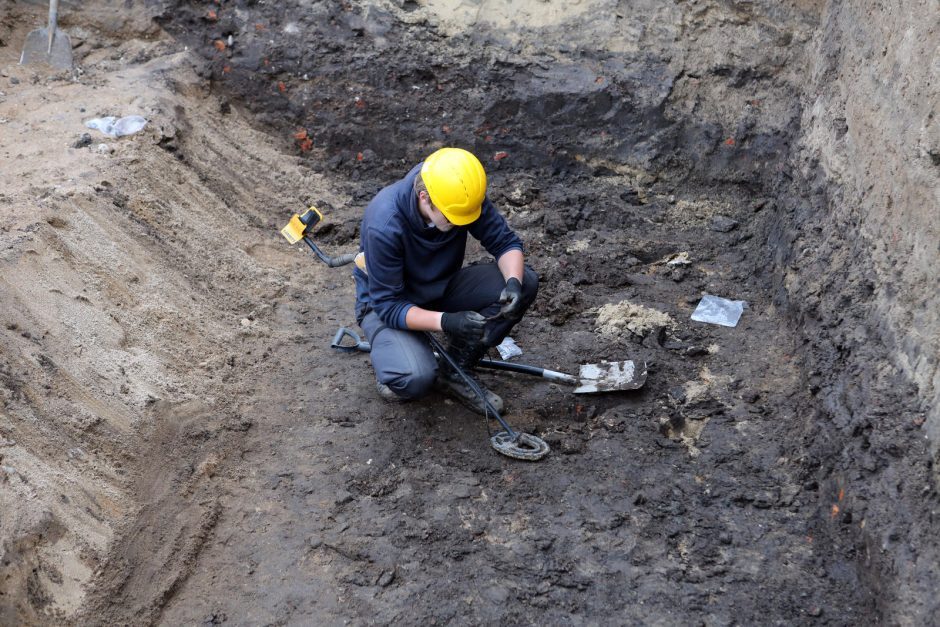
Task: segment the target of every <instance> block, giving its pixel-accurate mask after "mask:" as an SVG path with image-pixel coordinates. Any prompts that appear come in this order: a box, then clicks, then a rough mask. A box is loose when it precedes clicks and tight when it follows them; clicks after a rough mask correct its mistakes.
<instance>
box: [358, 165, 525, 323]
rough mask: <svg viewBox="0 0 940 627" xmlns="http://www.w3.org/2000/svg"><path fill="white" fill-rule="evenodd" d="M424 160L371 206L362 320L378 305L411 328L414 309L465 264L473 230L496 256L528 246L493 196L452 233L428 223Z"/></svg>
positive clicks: (361, 275) (365, 226) (384, 315)
mask: <svg viewBox="0 0 940 627" xmlns="http://www.w3.org/2000/svg"><path fill="white" fill-rule="evenodd" d="M421 165H422V164H420V163H419V164H418V165H416V166H415V167H414V168H413V169H412V170H411V171H410V172H409V173H408V174H407V175H406V176H405V178H403V179H402V180H400V181H398V182H397V183H393V184H392V185H389V186H388V187H386V188H384V189H383V190H382V191H380V192H379V193H378V194H376V196H375V198H373V199H372V202H370V203H369V205H368V206H367V207H366V211H365V215H364V216H363V218H362V228H361V229H360V238H361V243H360V247H361V249H362V251H363V252H364V253H365V257H366V270H367V272H368V274H367V273H366V272H362V270H360V269H359V268H355V269H354V270H353V276H354V277H355V279H356V320H357V321H359V322H361V321H362V319H363V318H364V317H365V315H366V314H367V313H368V312H369V310H370V309H374V310H375V313H376V314H377V315H378V316H379V318H380V319H381V320H382V322H383V323H385V325H386V326H388V327H391V328H393V329H406V328H407V327H406V326H405V314H406V313H408V310H409V309H411V308H412V307H413V306H415V305H418V306H419V307H426V306H427V305H428V304H429V303H433V302H434V301H436V300H437V299H439V298H441V296H443V295H444V290H445V289H446V288H447V283H448V281H450V279H451V277H453V276H454V274H456V273H457V271H458V270H460V268H461V267H462V266H463V257H464V252H465V250H466V247H467V233H469V234H470V235H472V236H473V237H475V238H476V239H478V240H479V241H480V243H481V244H482V245H483V247H484V248H485V249H486V251H487V252H488V253H490V254H491V255H493V257H494V258H495V259H499V258H500V257H501V256H502V255H504V254H505V253H506V252H508V251H510V250H522V240H520V239H519V237H518V236H517V235H516V234H515V233H514V232H513V231H512V229H510V228H509V225H508V224H506V220H505V219H504V218H503V216H502V215H500V213H499V212H498V211H497V210H496V207H494V206H493V203H491V202H490V201H489V199H488V198H486V199H484V200H483V208H482V212H481V214H480V217H479V218H478V219H477V220H476V221H475V222H473V223H472V224H469V225H467V226H455V227H454V228H452V229H451V230H450V231H447V232H446V233H445V232H443V231H439V230H438V229H437V228H435V227H433V226H428V225H427V223H425V221H424V218H422V216H421V214H420V213H419V212H418V196H417V194H415V191H414V181H415V177H416V176H418V173H419V172H421Z"/></svg>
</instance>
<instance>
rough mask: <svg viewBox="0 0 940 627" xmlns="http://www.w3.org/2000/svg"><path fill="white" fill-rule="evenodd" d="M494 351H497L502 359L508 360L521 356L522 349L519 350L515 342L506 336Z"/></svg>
mask: <svg viewBox="0 0 940 627" xmlns="http://www.w3.org/2000/svg"><path fill="white" fill-rule="evenodd" d="M496 350H498V351H499V356H500V357H502V358H503V359H510V358H512V357H516V356H518V355H521V354H522V349H521V348H519V345H518V344H516V342H515V340H513V339H512V338H511V337H509V336H508V335H507V336H506V337H505V338H503V341H502V342H500V344H499V345H498V346H497V347H496Z"/></svg>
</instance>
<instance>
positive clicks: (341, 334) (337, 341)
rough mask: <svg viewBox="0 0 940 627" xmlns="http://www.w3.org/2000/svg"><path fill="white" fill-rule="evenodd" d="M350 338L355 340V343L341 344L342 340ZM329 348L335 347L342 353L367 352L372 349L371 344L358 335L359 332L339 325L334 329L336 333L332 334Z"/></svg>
mask: <svg viewBox="0 0 940 627" xmlns="http://www.w3.org/2000/svg"><path fill="white" fill-rule="evenodd" d="M347 337H348V338H350V339H351V340H353V341H354V342H355V344H343V340H344V339H346V338H347ZM330 348H333V349H336V350H338V351H340V352H342V353H355V352H360V353H368V352H370V351H371V350H372V346H371V345H370V344H369V342H368V341H366V340H364V339H362V338H361V337H359V334H358V333H356V332H355V331H353V330H352V329H347V328H346V327H340V328H339V329H338V330H337V331H336V335H334V336H333V342H332V343H331V344H330Z"/></svg>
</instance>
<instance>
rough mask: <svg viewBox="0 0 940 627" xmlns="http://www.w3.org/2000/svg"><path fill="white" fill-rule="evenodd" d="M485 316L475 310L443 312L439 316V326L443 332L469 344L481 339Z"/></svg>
mask: <svg viewBox="0 0 940 627" xmlns="http://www.w3.org/2000/svg"><path fill="white" fill-rule="evenodd" d="M485 324H486V318H484V317H483V316H482V315H480V314H479V313H477V312H475V311H458V312H457V313H446V312H445V313H444V315H443V316H441V328H442V329H443V330H444V333H446V334H447V335H449V336H451V337H453V338H454V339H457V340H461V341H464V342H467V343H470V344H474V343H476V342H479V341H480V340H482V339H483V326H484V325H485Z"/></svg>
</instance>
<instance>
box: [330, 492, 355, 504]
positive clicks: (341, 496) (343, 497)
mask: <svg viewBox="0 0 940 627" xmlns="http://www.w3.org/2000/svg"><path fill="white" fill-rule="evenodd" d="M352 500H353V495H352V494H350V493H349V492H347V491H346V490H340V491H339V492H337V493H336V498H335V499H334V500H333V502H334V503H336V504H337V505H345V504H346V503H349V502H350V501H352Z"/></svg>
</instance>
